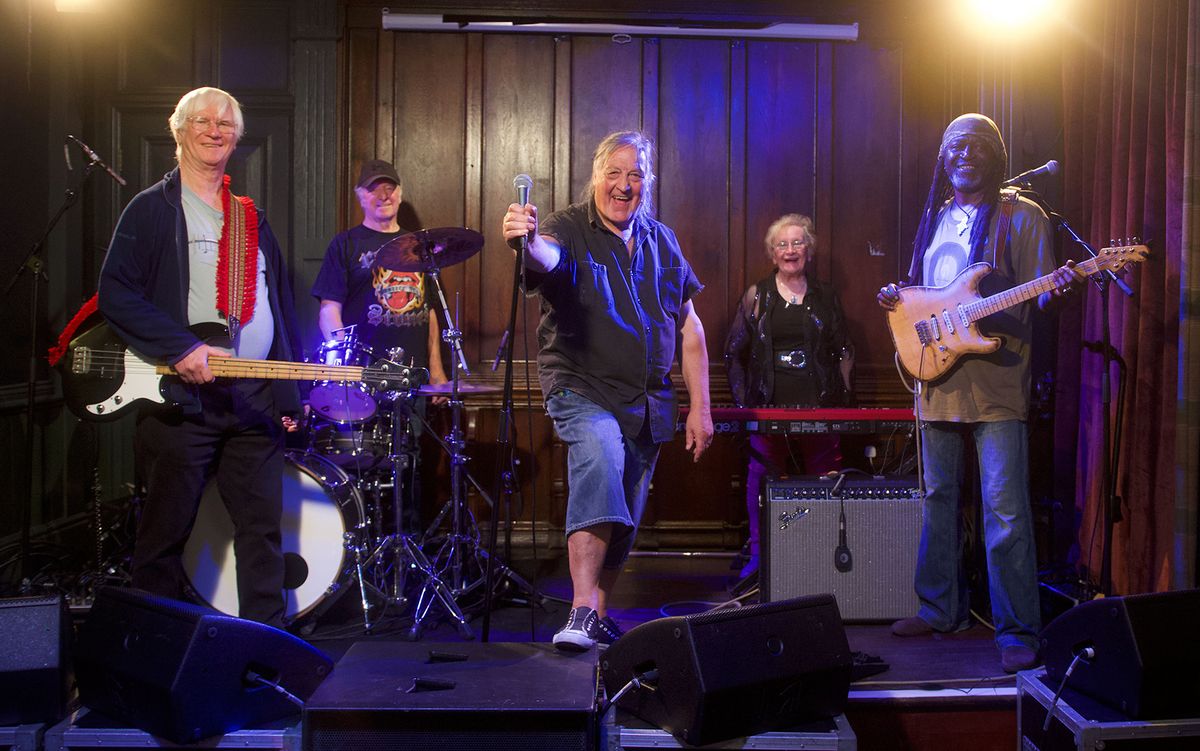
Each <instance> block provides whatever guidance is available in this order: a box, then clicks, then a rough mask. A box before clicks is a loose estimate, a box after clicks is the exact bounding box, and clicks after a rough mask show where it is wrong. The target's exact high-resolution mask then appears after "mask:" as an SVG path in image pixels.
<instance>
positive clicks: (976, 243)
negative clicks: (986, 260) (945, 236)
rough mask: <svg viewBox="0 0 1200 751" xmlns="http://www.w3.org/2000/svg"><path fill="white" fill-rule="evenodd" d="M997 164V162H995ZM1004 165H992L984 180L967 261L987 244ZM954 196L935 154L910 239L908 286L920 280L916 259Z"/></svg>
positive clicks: (941, 162)
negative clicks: (934, 161) (923, 200)
mask: <svg viewBox="0 0 1200 751" xmlns="http://www.w3.org/2000/svg"><path fill="white" fill-rule="evenodd" d="M997 161H999V160H997ZM1003 168H1004V166H1003V165H1002V164H997V165H994V166H993V168H992V170H991V171H990V172H989V174H988V175H987V177H986V178H985V183H984V188H983V193H984V195H985V196H987V197H986V198H985V199H984V200H983V202H982V203H981V204H980V205H979V215H978V216H977V217H976V220H975V222H974V224H973V225H972V227H971V238H970V251H969V253H968V257H969V258H972V259H974V258H978V257H980V254H981V253H982V251H983V246H984V244H986V243H987V236H988V229H989V228H990V227H991V226H992V216H993V215H994V214H995V213H996V207H997V206H998V205H1000V183H1001V182H1002V178H1003V177H1004V173H1003ZM953 195H954V186H953V185H951V183H950V178H949V177H948V176H947V175H946V169H945V163H944V158H943V156H942V153H941V152H940V151H939V152H938V158H937V164H936V165H935V166H934V168H933V180H932V181H931V182H930V185H929V195H928V196H927V197H926V198H925V208H924V209H922V211H921V223H920V225H918V226H917V235H916V237H915V238H914V239H913V265H912V268H910V269H909V274H908V283H909V284H915V283H916V281H917V279H918V278H919V277H920V273H921V269H920V268H919V267H918V259H919V258H921V257H922V256H923V255H924V253H925V251H926V250H927V249H928V248H929V244H930V243H932V242H933V236H934V235H935V234H937V228H938V217H939V216H940V215H941V209H942V207H943V206H944V205H945V204H946V202H947V201H949V200H951V198H952V197H953Z"/></svg>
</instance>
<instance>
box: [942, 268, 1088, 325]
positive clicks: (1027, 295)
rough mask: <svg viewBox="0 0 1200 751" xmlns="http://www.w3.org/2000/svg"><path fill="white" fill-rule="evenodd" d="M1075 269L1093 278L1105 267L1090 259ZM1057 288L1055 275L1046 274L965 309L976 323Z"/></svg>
mask: <svg viewBox="0 0 1200 751" xmlns="http://www.w3.org/2000/svg"><path fill="white" fill-rule="evenodd" d="M1075 268H1077V269H1079V270H1080V271H1082V272H1083V273H1084V274H1086V275H1087V276H1091V275H1092V274H1095V273H1096V272H1097V271H1101V270H1102V269H1103V268H1104V267H1103V266H1102V265H1101V263H1100V259H1099V258H1089V259H1088V260H1086V261H1084V262H1083V263H1079V264H1076V265H1075ZM1056 286H1058V285H1056V284H1055V283H1054V274H1046V275H1045V276H1040V277H1038V278H1037V279H1034V280H1032V281H1029V282H1025V283H1024V284H1018V285H1017V286H1015V287H1013V288H1012V289H1006V290H1004V291H1003V292H998V293H996V294H994V295H991V296H990V297H985V298H982V299H980V300H976V301H975V302H973V303H970V304H968V305H965V306H963V307H964V310H965V312H966V315H967V318H968V319H969V320H970V321H972V322H974V321H978V320H979V319H980V318H984V317H986V316H990V315H991V314H993V313H999V312H1000V311H1002V310H1006V309H1008V308H1011V307H1012V306H1014V305H1019V304H1021V303H1023V302H1025V301H1026V300H1032V299H1033V298H1035V297H1037V296H1038V295H1041V294H1042V293H1044V292H1051V291H1053V290H1054V288H1055V287H1056Z"/></svg>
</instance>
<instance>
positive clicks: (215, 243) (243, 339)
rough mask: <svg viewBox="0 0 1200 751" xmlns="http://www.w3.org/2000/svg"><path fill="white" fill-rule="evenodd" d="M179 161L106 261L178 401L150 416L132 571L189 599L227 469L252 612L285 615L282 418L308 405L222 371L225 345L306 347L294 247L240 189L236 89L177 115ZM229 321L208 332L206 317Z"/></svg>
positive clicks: (124, 224)
mask: <svg viewBox="0 0 1200 751" xmlns="http://www.w3.org/2000/svg"><path fill="white" fill-rule="evenodd" d="M168 124H169V126H170V129H171V133H172V135H174V137H175V143H176V149H175V157H176V160H177V161H178V165H179V166H178V167H177V168H175V169H173V170H171V172H169V173H167V175H166V176H164V177H163V179H162V180H160V181H159V182H157V183H155V184H154V185H152V186H151V187H149V188H147V189H146V190H144V191H142V192H141V193H139V194H138V195H137V196H135V197H134V199H133V200H132V201H130V203H129V205H128V206H126V207H125V211H124V212H123V213H122V215H121V218H120V220H119V222H118V223H117V228H116V231H115V232H114V233H113V239H112V243H111V244H110V245H109V249H108V255H107V257H106V258H105V260H104V266H103V268H102V270H101V273H100V299H99V305H100V311H101V312H102V313H103V314H104V317H105V318H106V319H107V320H108V322H109V324H110V325H111V326H112V327H113V329H114V330H115V331H116V332H117V334H119V335H120V337H121V338H122V339H124V341H125V343H126V344H127V345H128V346H129V347H130V349H132V350H134V351H136V352H138V353H139V354H141V355H142V356H143V357H146V358H148V359H151V360H157V361H161V362H164V363H167V364H169V365H170V366H171V367H172V368H173V369H174V370H175V372H176V373H177V374H178V376H179V377H178V380H176V381H174V382H172V383H170V385H169V386H168V390H169V393H168V394H167V396H168V399H169V401H171V402H172V403H173V404H175V405H177V406H175V407H174V408H171V409H165V410H163V409H160V410H157V411H145V412H143V413H142V414H140V415H139V417H138V425H137V431H136V434H135V458H136V461H137V464H138V473H139V475H140V478H139V479H140V481H141V482H142V483H144V497H143V505H142V510H141V517H140V519H139V522H138V528H137V540H136V543H135V546H134V552H133V584H134V586H135V587H138V588H140V589H144V590H147V591H150V592H152V593H154V594H158V595H162V596H165V597H170V598H175V599H187V596H188V590H189V582H188V581H187V576H186V574H185V572H184V569H183V564H182V554H183V549H184V545H185V543H186V542H187V538H188V535H189V533H190V532H191V529H192V526H193V524H194V522H195V519H196V514H197V510H198V508H199V505H200V499H201V496H202V494H203V491H204V487H205V484H206V482H207V481H208V479H209V477H210V476H212V477H215V479H216V483H217V487H218V489H219V491H220V494H221V497H222V499H223V501H224V503H225V507H226V509H227V510H228V511H229V516H230V518H231V520H232V522H233V527H234V552H235V555H236V557H237V586H238V601H239V607H240V614H241V615H242V617H244V618H249V619H252V620H256V621H261V622H263V623H268V624H272V625H276V626H278V625H282V623H283V615H284V597H283V581H284V559H283V553H282V551H281V541H280V537H281V532H280V516H281V514H282V504H283V499H282V495H283V466H284V457H283V441H282V438H283V432H284V428H283V421H282V419H281V418H282V417H283V415H284V414H285V413H287V414H297V413H298V412H299V410H300V398H299V393H298V391H297V389H296V387H295V384H294V382H291V381H277V382H274V383H272V382H267V381H263V380H257V379H250V378H237V379H227V380H226V379H223V380H222V381H221V382H219V383H218V382H216V381H215V379H214V377H213V374H212V371H211V370H210V368H209V360H210V358H214V357H227V356H236V357H242V358H251V359H272V360H295V359H298V354H299V346H298V342H299V339H298V337H297V329H296V323H295V313H294V310H293V303H292V292H291V289H290V288H289V286H288V274H287V270H286V269H285V268H284V262H283V252H282V250H281V249H280V247H279V243H278V242H277V241H276V239H275V235H274V234H273V233H272V232H271V228H270V226H269V225H268V224H267V220H266V217H265V216H264V214H263V212H262V211H260V210H259V209H257V208H256V207H255V206H254V203H253V202H252V201H251V200H250V199H249V198H245V197H240V196H235V195H233V194H232V193H231V192H230V186H229V177H228V176H227V175H226V174H225V167H226V165H227V164H228V163H229V159H230V157H231V156H232V155H233V151H234V149H235V148H236V146H237V143H238V140H239V139H240V138H241V136H242V133H243V130H244V125H243V119H242V110H241V107H240V105H239V104H238V102H237V100H236V99H234V98H233V97H232V96H231V95H230V94H228V93H227V92H224V91H221V90H220V89H214V88H209V87H205V88H200V89H196V90H194V91H190V92H188V93H187V94H185V95H184V96H183V98H182V99H180V100H179V103H178V105H177V106H176V107H175V111H174V113H173V114H172V115H171V116H170V118H169V119H168ZM204 323H215V324H223V325H224V326H225V327H227V329H228V333H229V337H228V341H226V342H221V343H220V344H218V343H217V342H215V341H205V340H202V339H201V338H199V337H198V336H197V334H196V333H194V332H193V330H192V328H190V327H194V326H196V325H197V324H204Z"/></svg>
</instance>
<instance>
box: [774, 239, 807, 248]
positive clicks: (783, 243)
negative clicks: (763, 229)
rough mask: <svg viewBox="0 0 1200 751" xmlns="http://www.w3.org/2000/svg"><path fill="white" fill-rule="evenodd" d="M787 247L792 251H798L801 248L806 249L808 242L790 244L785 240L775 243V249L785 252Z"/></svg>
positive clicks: (794, 241)
mask: <svg viewBox="0 0 1200 751" xmlns="http://www.w3.org/2000/svg"><path fill="white" fill-rule="evenodd" d="M789 245H790V246H791V247H792V249H793V250H800V249H801V248H807V247H808V240H792V241H791V242H790V243H789V242H788V241H787V240H780V241H779V242H777V243H775V249H776V250H787V249H788V246H789Z"/></svg>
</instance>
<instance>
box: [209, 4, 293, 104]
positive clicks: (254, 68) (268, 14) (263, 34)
mask: <svg viewBox="0 0 1200 751" xmlns="http://www.w3.org/2000/svg"><path fill="white" fill-rule="evenodd" d="M290 11H291V8H290V7H288V5H286V4H285V5H280V4H279V3H277V2H266V3H264V2H262V1H261V0H260V1H259V2H257V3H255V2H244V1H243V2H240V3H238V5H237V6H236V7H234V6H220V7H218V13H217V23H216V26H217V28H216V32H217V35H216V38H217V39H218V40H220V41H219V45H218V47H217V51H218V59H217V77H218V79H219V80H220V81H221V85H222V87H223V88H225V89H226V90H227V91H230V92H235V91H236V92H237V93H236V94H234V96H237V97H238V98H242V97H245V96H248V95H250V94H251V93H270V94H286V93H287V91H288V81H289V75H288V74H289V72H290V67H291V66H290V63H291V42H292V18H291V13H290Z"/></svg>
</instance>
